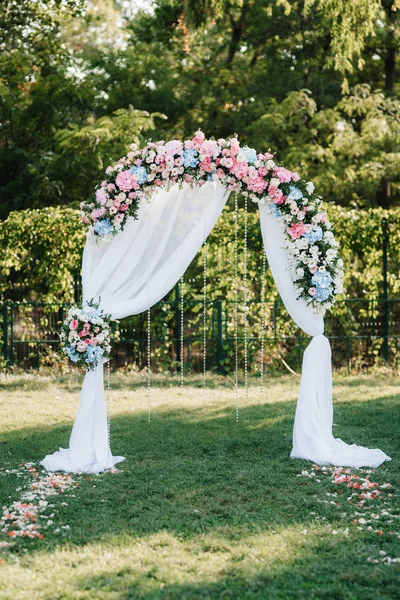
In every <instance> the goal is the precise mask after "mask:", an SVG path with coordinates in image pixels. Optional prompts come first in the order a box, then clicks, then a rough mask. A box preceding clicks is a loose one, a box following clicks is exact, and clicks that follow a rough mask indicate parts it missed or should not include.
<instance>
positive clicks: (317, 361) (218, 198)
mask: <svg viewBox="0 0 400 600" xmlns="http://www.w3.org/2000/svg"><path fill="white" fill-rule="evenodd" d="M228 196H229V192H227V191H226V189H225V187H224V186H223V185H222V184H220V183H218V182H209V183H206V184H205V185H204V186H203V187H194V188H191V187H190V186H188V185H185V186H184V187H183V188H182V189H179V188H178V186H175V187H173V188H172V189H171V190H170V191H168V192H167V191H161V190H160V191H159V192H157V193H156V194H155V195H154V196H153V197H152V199H151V201H150V202H145V201H143V202H142V203H141V205H140V208H139V213H138V219H137V220H133V219H131V220H130V221H129V222H128V223H127V226H126V228H125V229H124V231H123V232H121V233H120V234H119V235H118V236H116V237H115V238H114V239H113V240H112V241H111V242H108V243H97V242H96V241H95V240H94V239H93V238H91V237H88V239H87V242H86V246H85V250H84V255H83V267H82V279H83V294H84V299H85V300H90V299H92V298H94V299H101V307H102V308H103V309H104V310H106V311H107V312H108V313H111V314H112V316H113V317H114V318H117V319H121V318H123V317H126V316H129V315H134V314H139V313H141V312H143V311H145V310H146V309H147V308H149V307H151V306H153V305H154V304H156V303H157V302H158V301H159V300H161V298H163V297H164V296H165V295H166V294H167V293H168V292H169V291H170V290H171V289H172V288H173V286H174V285H175V284H176V283H177V281H178V280H179V278H180V277H181V276H182V275H183V273H184V272H185V271H186V269H187V267H188V266H189V264H190V263H191V261H192V260H193V258H194V257H195V255H196V253H197V252H198V250H199V248H200V247H201V245H202V243H203V241H204V240H205V239H206V238H207V236H208V234H209V233H210V231H211V229H212V228H213V227H214V225H215V223H216V221H217V219H218V217H219V215H220V214H221V212H222V210H223V208H224V205H225V203H226V201H227V199H228ZM260 223H261V231H262V236H263V240H264V246H265V251H266V254H267V257H268V262H269V265H270V269H271V271H272V274H273V277H274V279H275V282H276V284H277V287H278V290H279V293H280V295H281V297H282V299H283V302H284V304H285V306H286V308H287V310H288V312H289V314H290V316H291V317H292V318H293V320H294V321H295V323H296V324H297V325H298V326H299V327H300V328H301V329H302V330H303V331H304V332H305V333H307V334H308V335H310V336H312V340H311V342H310V344H309V346H308V347H307V349H306V351H305V352H304V357H303V372H302V378H301V384H300V391H299V398H298V403H297V410H296V417H295V425H294V432H293V450H292V453H291V456H292V457H293V458H305V459H309V460H313V461H314V462H316V463H319V464H334V465H342V466H345V465H346V466H352V467H361V466H371V467H376V466H378V465H379V464H381V463H382V462H383V461H385V460H390V458H389V457H388V456H386V454H384V452H382V451H381V450H378V449H375V450H370V449H368V448H363V447H361V446H356V445H349V444H346V443H344V442H342V440H339V439H335V438H334V437H333V436H332V418H333V409H332V370H331V350H330V344H329V341H328V340H327V338H326V337H325V336H324V335H323V333H324V323H323V319H322V317H317V316H315V315H314V313H313V311H312V309H311V307H309V306H307V305H306V303H305V302H304V301H303V300H297V294H296V291H295V288H294V285H293V278H292V274H291V272H290V269H289V263H288V258H287V255H286V252H285V245H286V242H285V237H284V234H283V231H282V229H281V226H280V224H279V222H278V221H277V220H276V219H274V218H273V217H272V216H271V215H270V214H269V212H268V208H267V205H266V204H262V205H260ZM122 460H123V457H121V456H114V457H113V456H112V454H111V451H110V447H109V443H108V433H107V415H106V405H105V398H104V381H103V366H102V365H101V366H99V367H97V368H96V369H95V370H94V371H91V372H89V373H87V374H86V376H85V379H84V382H83V386H82V391H81V399H80V404H79V409H78V414H77V417H76V420H75V423H74V427H73V430H72V434H71V437H70V443H69V448H68V449H63V448H60V450H59V451H58V452H55V453H54V454H51V455H48V456H46V457H45V459H44V460H43V461H42V463H41V464H42V465H43V466H44V467H45V468H46V469H47V470H48V471H58V470H60V471H67V472H85V473H97V472H100V471H103V470H105V469H108V468H110V467H112V466H113V465H114V464H116V463H117V462H120V461H122Z"/></svg>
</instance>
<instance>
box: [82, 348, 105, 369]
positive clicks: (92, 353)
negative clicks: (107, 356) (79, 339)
mask: <svg viewBox="0 0 400 600" xmlns="http://www.w3.org/2000/svg"><path fill="white" fill-rule="evenodd" d="M103 354H104V351H103V349H102V348H100V346H88V347H87V348H86V358H85V362H86V363H88V364H91V363H94V364H95V365H97V364H98V363H99V362H100V360H101V358H102V357H103Z"/></svg>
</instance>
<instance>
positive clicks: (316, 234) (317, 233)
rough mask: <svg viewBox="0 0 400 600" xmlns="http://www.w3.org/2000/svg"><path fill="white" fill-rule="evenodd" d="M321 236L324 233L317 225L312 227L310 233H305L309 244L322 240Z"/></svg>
mask: <svg viewBox="0 0 400 600" xmlns="http://www.w3.org/2000/svg"><path fill="white" fill-rule="evenodd" d="M323 236H324V233H323V231H322V229H321V227H320V226H319V225H316V226H315V227H313V228H312V231H310V233H306V238H307V240H308V243H309V244H315V242H318V241H319V240H322V238H323Z"/></svg>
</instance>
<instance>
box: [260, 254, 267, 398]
mask: <svg viewBox="0 0 400 600" xmlns="http://www.w3.org/2000/svg"><path fill="white" fill-rule="evenodd" d="M265 271H266V256H265V250H264V246H263V249H262V276H261V352H260V387H261V393H263V392H264V350H265V349H264V344H265Z"/></svg>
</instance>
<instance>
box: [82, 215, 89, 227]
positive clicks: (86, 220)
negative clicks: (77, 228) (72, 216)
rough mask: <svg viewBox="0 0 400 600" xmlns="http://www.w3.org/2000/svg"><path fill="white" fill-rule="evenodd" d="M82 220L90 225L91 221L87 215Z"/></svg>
mask: <svg viewBox="0 0 400 600" xmlns="http://www.w3.org/2000/svg"><path fill="white" fill-rule="evenodd" d="M81 221H82V223H85V224H86V225H89V223H90V221H89V219H88V217H86V216H84V217H82V219H81Z"/></svg>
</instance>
